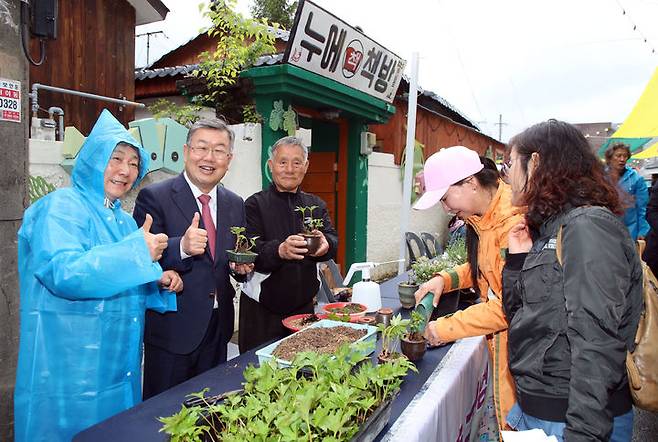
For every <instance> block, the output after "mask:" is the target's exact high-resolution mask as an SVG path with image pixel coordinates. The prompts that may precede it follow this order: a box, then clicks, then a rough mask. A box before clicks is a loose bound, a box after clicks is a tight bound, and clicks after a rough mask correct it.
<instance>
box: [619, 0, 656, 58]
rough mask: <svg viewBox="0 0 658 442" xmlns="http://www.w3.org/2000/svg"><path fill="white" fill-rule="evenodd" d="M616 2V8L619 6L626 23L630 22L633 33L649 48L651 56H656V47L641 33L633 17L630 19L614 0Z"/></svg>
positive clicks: (622, 7)
mask: <svg viewBox="0 0 658 442" xmlns="http://www.w3.org/2000/svg"><path fill="white" fill-rule="evenodd" d="M615 1H616V2H617V6H619V9H621V14H622V15H624V16H626V18H627V19H628V21H629V22H630V24H631V26H632V27H633V31H634V32H637V33H638V34H639V35H640V39H641V40H643V41H644V43H646V44H647V45H648V46H649V49H651V53H652V54H654V55H655V54H656V47H655V46H654V45H653V43H651V42H650V41H649V39H648V38H647V36H646V34H645V33H644V32H642V30H641V29H640V28H639V27H638V26H637V23H636V22H635V20H633V17H631V15H630V13H629V11H627V10H626V8H625V7H624V6H623V5H622V4H621V2H620V1H619V0H615Z"/></svg>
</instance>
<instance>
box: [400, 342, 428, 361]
mask: <svg viewBox="0 0 658 442" xmlns="http://www.w3.org/2000/svg"><path fill="white" fill-rule="evenodd" d="M400 347H401V348H402V354H403V355H405V356H406V357H407V359H409V360H410V361H412V362H415V361H420V360H421V359H423V356H424V355H425V350H426V349H427V341H426V340H425V338H423V339H422V340H421V341H410V340H409V339H407V338H406V337H402V338H400Z"/></svg>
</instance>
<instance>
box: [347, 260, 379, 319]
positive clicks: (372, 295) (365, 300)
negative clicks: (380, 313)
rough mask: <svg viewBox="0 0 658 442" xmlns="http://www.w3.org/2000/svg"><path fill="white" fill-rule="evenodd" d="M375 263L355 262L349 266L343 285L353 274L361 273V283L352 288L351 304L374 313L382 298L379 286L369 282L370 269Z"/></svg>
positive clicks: (348, 281)
mask: <svg viewBox="0 0 658 442" xmlns="http://www.w3.org/2000/svg"><path fill="white" fill-rule="evenodd" d="M376 265H377V263H374V262H355V263H354V264H352V265H351V266H350V270H349V272H347V276H345V280H344V281H343V285H344V286H347V284H349V283H350V280H351V279H352V275H354V272H358V271H359V270H360V271H361V281H359V282H357V283H356V284H354V286H353V287H352V302H356V303H359V304H363V305H365V306H366V307H368V310H367V311H368V312H376V311H377V310H379V309H380V308H381V307H382V296H381V292H380V291H379V284H377V283H376V282H374V281H371V280H370V269H372V268H374V267H375V266H376Z"/></svg>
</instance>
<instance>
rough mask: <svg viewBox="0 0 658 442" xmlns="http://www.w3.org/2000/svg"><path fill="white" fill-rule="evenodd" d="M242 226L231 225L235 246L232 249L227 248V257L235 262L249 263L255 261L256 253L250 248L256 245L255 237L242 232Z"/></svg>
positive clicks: (243, 230)
mask: <svg viewBox="0 0 658 442" xmlns="http://www.w3.org/2000/svg"><path fill="white" fill-rule="evenodd" d="M245 230H246V229H245V228H244V227H240V226H233V227H231V233H232V234H234V235H235V248H234V249H233V250H227V251H226V253H227V254H228V259H229V261H231V262H235V263H237V264H250V263H252V262H254V261H256V257H257V256H258V253H254V252H252V251H251V249H253V248H254V246H255V245H256V238H258V237H257V236H255V237H253V238H247V237H246V236H245V234H244V232H245Z"/></svg>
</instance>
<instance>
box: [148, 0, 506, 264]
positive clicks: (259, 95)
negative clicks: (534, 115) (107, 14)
mask: <svg viewBox="0 0 658 442" xmlns="http://www.w3.org/2000/svg"><path fill="white" fill-rule="evenodd" d="M309 9H312V11H309ZM310 12H313V14H314V15H313V16H310ZM311 20H312V23H311ZM314 32H315V33H314ZM343 32H344V33H345V34H344V35H343ZM341 35H342V36H343V37H341ZM276 37H277V40H276V42H277V51H278V53H277V54H272V55H267V56H263V57H261V58H260V59H259V60H258V61H257V62H256V63H255V64H254V66H252V67H250V68H249V69H246V70H245V71H243V73H242V75H241V80H240V82H239V83H238V85H237V86H236V87H235V88H233V89H232V90H231V92H230V94H231V95H232V96H233V98H235V96H236V95H237V96H239V97H240V99H239V100H236V101H237V103H238V105H240V104H242V105H244V104H251V103H255V105H256V108H257V110H258V111H259V113H260V114H261V115H262V116H263V117H264V120H265V122H266V123H265V124H263V125H262V133H261V140H262V145H261V165H260V168H261V175H262V180H261V182H262V186H263V187H265V186H267V185H268V183H269V181H270V177H269V173H268V170H267V167H266V161H267V157H268V149H269V147H270V146H271V145H272V144H273V143H274V141H275V140H277V139H278V138H280V137H282V136H283V135H285V133H284V132H283V131H282V130H280V129H276V130H273V129H272V128H271V127H270V125H269V124H268V123H269V121H270V116H271V115H272V113H273V111H274V110H275V109H274V108H275V107H276V106H282V108H283V109H288V108H289V107H290V109H291V110H293V111H294V113H295V115H296V118H297V124H298V127H299V128H301V129H306V130H307V131H310V134H311V135H310V145H311V147H312V148H311V156H310V164H311V166H310V168H309V172H308V174H307V176H306V179H305V181H304V183H303V184H302V188H303V189H304V190H306V191H309V192H313V193H316V194H318V195H320V196H321V197H322V198H323V199H324V200H325V202H326V203H327V206H328V209H329V212H330V213H331V214H332V219H333V221H334V223H335V225H336V226H337V230H338V233H339V236H340V238H344V239H345V240H344V241H341V242H340V245H339V250H338V261H339V262H341V263H343V264H349V263H352V262H357V261H363V260H365V259H366V258H368V259H370V256H367V255H368V253H367V250H368V248H369V245H368V242H369V241H371V239H372V235H370V233H371V232H370V230H371V229H372V226H373V224H375V223H376V222H378V221H381V220H375V219H372V220H370V219H369V216H368V213H369V205H371V204H369V203H370V202H371V201H369V198H370V199H372V196H373V192H376V191H377V190H378V189H372V188H370V187H369V172H368V169H369V156H368V154H369V153H370V152H371V151H372V148H373V147H374V149H375V150H376V152H378V154H390V155H391V156H392V157H393V158H394V161H395V163H396V164H398V165H399V163H400V159H401V157H402V152H403V150H404V145H405V137H406V128H405V125H406V108H407V93H408V87H409V86H408V82H407V81H406V80H404V79H402V78H401V77H402V75H401V72H402V70H403V65H404V61H403V60H399V58H397V56H395V54H392V53H390V52H389V51H387V50H386V49H385V48H383V47H381V46H379V45H377V44H376V43H374V42H372V41H371V40H369V39H368V38H367V37H366V36H364V35H363V34H361V33H360V32H359V31H356V30H354V29H353V28H351V27H350V26H349V25H347V24H345V23H344V22H342V21H341V20H340V19H338V18H336V17H334V16H332V15H331V14H328V13H327V12H326V11H324V10H322V9H321V8H319V7H317V6H316V5H313V4H311V3H307V2H304V3H302V8H301V9H300V10H298V12H297V17H296V21H295V25H294V26H293V29H292V31H291V32H290V33H289V32H286V31H278V33H277V36H276ZM341 38H342V40H341ZM314 39H315V40H314ZM355 40H358V41H359V42H361V41H362V42H364V43H363V44H364V45H365V48H366V49H363V48H361V50H360V51H359V52H360V54H361V56H363V59H364V60H366V61H365V62H364V64H362V65H361V67H360V68H359V69H364V68H363V66H364V65H367V63H368V60H370V59H369V58H368V57H369V55H370V54H369V50H368V49H367V48H375V49H372V50H373V51H376V52H377V53H378V54H380V60H384V63H388V66H391V64H392V63H394V62H393V60H397V61H395V63H399V65H398V66H397V67H398V69H397V71H396V76H393V74H390V75H388V77H387V78H386V80H387V82H386V88H384V86H381V84H380V83H379V82H374V81H370V85H371V88H370V89H368V87H365V88H363V87H362V88H361V89H358V88H357V87H356V86H352V85H351V84H350V83H349V81H344V82H341V81H340V80H341V79H340V78H339V79H338V80H337V79H335V76H336V75H337V74H336V72H340V70H341V69H342V70H343V74H344V76H346V77H347V75H345V72H346V69H347V68H348V67H349V66H348V55H347V54H348V52H347V51H346V48H345V46H347V42H354V41H355ZM320 41H322V42H324V41H327V43H326V46H324V49H323V48H322V46H323V44H318V42H320ZM341 41H342V43H341ZM312 43H315V44H316V45H315V46H314V45H313V44H312ZM214 44H215V42H214V41H213V40H212V39H211V38H209V37H207V36H206V35H205V34H204V35H200V36H198V37H196V38H194V39H192V40H190V41H189V42H188V43H186V44H184V45H182V46H180V47H178V48H176V49H174V50H173V51H171V52H170V53H168V54H166V55H164V56H163V57H161V58H160V59H159V60H157V61H156V62H154V63H153V64H152V66H151V67H150V68H148V69H139V70H136V71H135V99H136V100H137V101H140V102H145V103H149V102H153V101H154V100H156V99H158V98H167V99H169V100H171V101H174V102H178V103H184V102H186V101H188V99H189V98H190V97H191V96H192V95H194V94H195V93H198V92H200V91H201V88H202V84H201V81H200V80H199V79H198V78H194V77H190V73H191V72H192V71H193V70H194V69H195V68H196V67H197V63H198V61H199V55H200V53H201V52H203V51H206V50H209V49H211V48H212V47H213V45H214ZM350 44H351V43H350ZM337 45H342V46H343V47H342V50H343V53H340V54H339V53H338V52H339V50H337V49H335V48H336V47H337ZM368 45H370V46H368ZM309 47H314V49H312V50H308V52H304V51H306V50H307V49H308V48H309ZM348 49H349V48H348ZM352 49H354V48H352ZM313 51H317V52H313ZM332 51H333V52H332ZM334 52H335V54H334ZM343 54H344V55H343ZM314 56H315V58H314ZM373 58H374V56H373ZM312 59H314V60H316V61H317V60H320V59H322V61H323V65H325V68H326V69H324V70H325V71H326V72H323V70H322V69H321V68H318V69H316V70H315V71H314V70H313V69H311V68H309V67H300V64H301V63H303V62H304V61H305V60H307V61H308V60H312ZM332 60H334V61H335V63H334V62H332ZM387 60H388V62H387ZM325 61H326V63H325ZM338 61H340V63H341V64H338ZM370 62H371V64H374V62H373V60H370ZM377 63H379V62H377ZM381 66H382V65H380V68H379V72H378V73H377V75H381V74H382V73H381ZM332 67H333V68H334V69H333V70H332ZM371 67H372V66H371ZM336 68H337V69H336ZM355 69H357V68H356V67H355ZM359 72H360V73H361V75H363V76H364V77H365V74H364V72H363V71H361V70H359ZM391 72H392V71H391ZM366 74H367V73H366ZM332 75H334V77H333V78H332ZM351 75H352V76H357V77H358V75H359V74H358V73H357V74H356V75H355V73H354V72H352V73H351ZM377 75H375V76H374V80H377V79H378V78H379V79H382V78H383V77H381V76H379V77H377ZM391 78H396V81H395V83H394V84H393V83H392V82H389V81H388V80H390V79H391ZM377 85H380V89H382V90H385V92H386V96H385V97H384V94H383V93H376V92H375V86H377ZM235 115H236V113H233V114H232V116H233V118H235ZM136 116H137V117H138V118H139V117H141V116H148V114H142V111H140V113H139V114H138V115H136ZM227 119H228V121H229V123H238V122H239V120H238V121H236V120H235V119H234V120H233V121H232V119H231V118H227ZM367 133H374V137H372V136H367ZM416 139H417V140H418V141H419V142H420V143H422V144H424V145H425V152H424V155H425V157H427V156H429V155H430V154H432V153H434V152H436V151H437V150H438V149H440V148H442V147H447V146H451V145H456V144H462V145H465V146H468V147H470V148H472V149H474V150H477V151H478V152H479V153H480V154H482V155H484V154H486V153H488V154H489V155H491V156H492V157H495V156H496V155H497V154H498V155H500V157H502V152H503V149H504V145H503V144H502V143H500V142H498V141H496V140H494V139H492V138H490V137H488V136H487V135H484V134H482V133H481V132H480V131H479V130H478V128H477V127H476V126H475V125H474V124H473V123H472V122H471V121H470V120H469V119H468V118H466V117H465V116H464V115H463V114H461V113H460V112H459V111H457V110H456V109H455V108H454V107H453V106H451V105H450V104H449V103H447V101H445V100H444V99H442V98H441V97H439V96H437V95H436V94H434V93H432V92H427V91H425V92H423V93H422V94H421V96H420V97H419V99H418V111H417V129H416ZM373 140H376V141H374V143H373ZM373 144H374V146H373ZM376 162H377V164H378V165H379V164H380V163H381V157H378V160H377V161H376ZM392 166H395V164H392ZM386 167H388V166H386ZM393 176H395V174H394V175H393ZM370 181H374V180H372V179H371V180H370ZM400 193H401V192H400ZM348 208H349V210H348ZM393 216H395V217H396V219H395V222H397V220H398V219H397V214H395V215H393ZM437 218H440V217H437ZM371 221H372V222H371ZM437 229H438V228H437ZM437 229H434V231H436V230H437ZM386 234H387V235H388V236H389V237H391V236H392V232H391V230H390V229H388V231H387V232H386ZM369 237H370V239H369ZM394 239H395V240H396V239H397V238H394ZM373 241H376V240H373Z"/></svg>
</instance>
